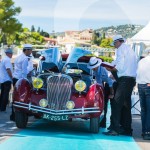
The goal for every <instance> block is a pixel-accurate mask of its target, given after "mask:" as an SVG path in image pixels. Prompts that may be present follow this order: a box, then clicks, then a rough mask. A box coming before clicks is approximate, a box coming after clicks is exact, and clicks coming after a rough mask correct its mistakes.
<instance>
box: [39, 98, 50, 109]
mask: <svg viewBox="0 0 150 150" xmlns="http://www.w3.org/2000/svg"><path fill="white" fill-rule="evenodd" d="M39 105H40V106H41V107H47V105H48V100H46V99H41V100H40V101H39Z"/></svg>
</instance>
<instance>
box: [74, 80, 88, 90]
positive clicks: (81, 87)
mask: <svg viewBox="0 0 150 150" xmlns="http://www.w3.org/2000/svg"><path fill="white" fill-rule="evenodd" d="M85 88H86V83H85V82H84V81H82V80H79V81H77V82H76V83H75V89H76V90H77V91H79V92H82V91H84V90H85Z"/></svg>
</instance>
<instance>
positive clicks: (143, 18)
mask: <svg viewBox="0 0 150 150" xmlns="http://www.w3.org/2000/svg"><path fill="white" fill-rule="evenodd" d="M13 1H14V2H15V6H20V7H21V8H22V12H21V13H20V14H19V16H17V17H18V19H19V21H20V22H21V23H22V24H23V26H24V27H28V28H31V25H34V26H35V28H36V29H37V28H38V27H40V28H41V29H43V30H45V31H47V32H52V31H53V30H54V31H55V32H61V31H66V30H83V29H86V28H92V29H97V28H100V27H106V26H111V25H114V26H116V25H120V24H141V25H146V24H147V23H148V22H149V21H150V13H149V8H150V1H149V0H13Z"/></svg>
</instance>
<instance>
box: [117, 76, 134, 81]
mask: <svg viewBox="0 0 150 150" xmlns="http://www.w3.org/2000/svg"><path fill="white" fill-rule="evenodd" d="M119 79H134V80H135V77H129V76H122V77H120V78H119Z"/></svg>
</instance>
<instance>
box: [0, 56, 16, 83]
mask: <svg viewBox="0 0 150 150" xmlns="http://www.w3.org/2000/svg"><path fill="white" fill-rule="evenodd" d="M0 67H1V69H0V71H1V75H0V78H1V79H0V80H1V83H4V82H6V81H12V79H11V78H10V76H9V75H8V73H7V69H10V70H11V72H13V67H12V64H11V59H10V58H9V57H8V56H5V57H4V58H3V59H2V61H1V64H0Z"/></svg>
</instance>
